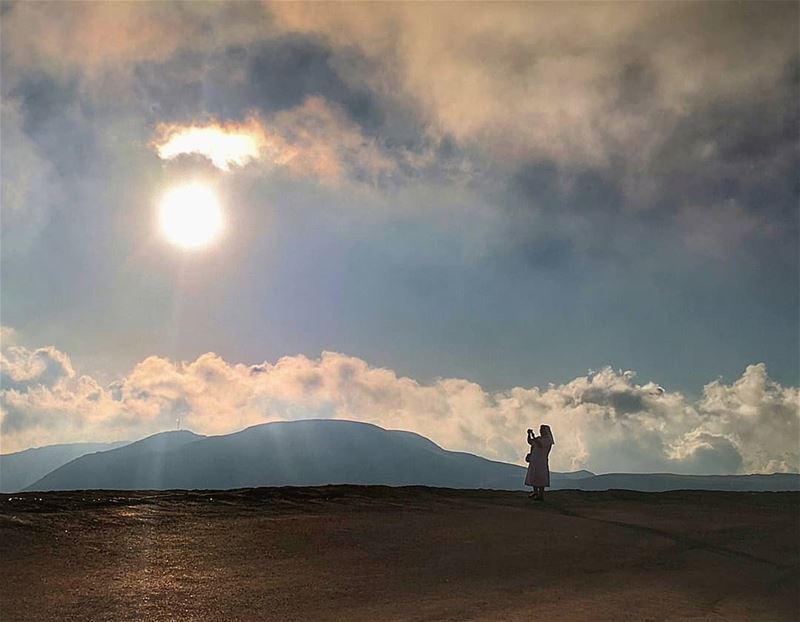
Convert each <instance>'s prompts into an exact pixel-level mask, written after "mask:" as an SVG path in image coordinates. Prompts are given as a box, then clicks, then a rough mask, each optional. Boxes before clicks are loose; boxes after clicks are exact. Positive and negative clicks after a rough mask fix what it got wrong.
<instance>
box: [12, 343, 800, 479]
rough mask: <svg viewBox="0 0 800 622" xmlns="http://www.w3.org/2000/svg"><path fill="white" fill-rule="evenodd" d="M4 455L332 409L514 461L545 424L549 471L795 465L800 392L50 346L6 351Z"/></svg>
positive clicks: (747, 380) (743, 382)
mask: <svg viewBox="0 0 800 622" xmlns="http://www.w3.org/2000/svg"><path fill="white" fill-rule="evenodd" d="M2 370H3V371H2V374H3V375H2V379H0V386H1V387H2V390H0V406H1V407H2V425H1V426H0V430H2V438H3V451H4V452H5V453H8V452H10V451H14V450H19V449H23V448H26V447H29V446H38V445H43V444H47V443H53V442H67V441H78V440H81V441H87V440H92V441H110V440H119V439H135V438H138V437H141V436H144V435H148V434H152V433H156V432H160V431H164V430H168V429H174V427H175V425H176V421H178V420H179V421H180V423H181V425H182V426H183V427H185V428H189V429H191V430H193V431H195V432H199V433H204V434H224V433H229V432H233V431H236V430H239V429H241V428H244V427H247V426H250V425H255V424H259V423H264V422H267V421H276V420H293V419H305V418H338V419H350V420H356V421H364V422H370V423H374V424H377V425H380V426H382V427H385V428H389V429H403V430H411V431H414V432H417V433H419V434H422V435H424V436H427V437H429V438H431V439H432V440H434V441H435V442H437V443H438V444H440V445H441V446H443V447H445V448H447V449H452V450H460V451H469V452H473V453H476V454H479V455H482V456H485V457H488V458H492V459H497V460H504V461H509V462H516V463H519V462H520V459H521V455H522V454H523V453H524V450H525V446H524V433H525V430H526V429H527V428H528V427H536V426H538V424H540V423H548V424H550V425H551V426H552V427H553V430H554V432H555V436H556V442H557V445H556V449H555V451H554V452H553V455H552V457H551V461H552V467H553V468H554V469H556V470H562V471H563V470H576V469H580V468H588V469H591V470H594V471H597V472H613V471H669V472H679V473H699V474H707V473H737V472H744V473H753V472H764V473H771V472H780V471H793V472H797V471H800V450H798V446H797V438H798V434H800V410H799V409H800V390H799V389H797V388H791V387H783V386H781V385H779V384H778V383H776V382H774V381H772V380H771V379H770V378H769V376H768V375H767V370H766V367H765V366H764V365H763V364H756V365H750V366H748V367H747V369H746V370H745V371H744V373H743V374H742V376H741V378H739V379H738V380H736V381H735V382H733V383H731V384H725V383H723V382H721V381H720V380H715V381H713V382H710V383H708V384H707V385H705V387H704V389H703V394H702V396H701V397H700V399H698V400H696V401H692V400H690V399H688V398H687V397H686V396H684V395H682V394H681V393H679V392H672V391H665V390H664V389H663V388H662V387H660V386H658V385H657V384H655V383H653V382H646V383H641V384H640V383H638V382H637V381H636V378H635V374H634V373H633V372H621V371H614V370H612V369H611V368H608V367H607V368H604V369H602V370H599V371H597V372H591V373H589V374H588V375H586V376H582V377H578V378H575V379H574V380H572V381H570V382H568V383H565V384H562V385H550V386H548V387H547V388H543V389H540V388H537V387H531V388H523V387H515V388H513V389H510V390H507V391H498V392H489V391H486V390H484V389H483V388H482V387H481V386H480V385H478V384H477V383H474V382H470V381H468V380H464V379H459V378H440V379H437V380H436V381H434V382H432V383H428V384H423V383H419V382H417V381H415V380H414V379H412V378H407V377H402V376H398V375H397V374H396V373H395V372H394V371H392V370H390V369H381V368H375V367H371V366H369V365H368V364H367V363H366V362H365V361H363V360H361V359H358V358H356V357H351V356H346V355H344V354H339V353H335V352H323V353H322V355H321V356H320V357H319V358H316V359H310V358H307V357H305V356H287V357H283V358H281V359H280V360H278V361H277V362H276V363H274V364H272V363H266V362H265V363H262V364H259V365H244V364H231V363H228V362H226V361H224V360H223V359H222V358H221V357H219V356H217V355H216V354H213V353H207V354H204V355H202V356H200V357H198V358H197V359H196V360H195V361H192V362H179V363H176V362H173V361H169V360H166V359H164V358H160V357H156V356H152V357H149V358H147V359H145V360H143V361H142V362H140V363H139V364H138V365H136V366H135V368H134V369H133V370H132V371H131V372H130V373H129V374H128V375H126V376H125V377H123V378H121V379H120V380H119V381H117V382H114V383H112V384H110V385H108V386H102V385H101V384H100V383H99V382H98V381H97V380H96V379H95V378H93V377H91V376H88V375H80V374H78V373H77V372H76V371H75V370H74V369H73V367H72V364H71V362H70V359H69V357H68V356H67V355H66V354H64V353H63V352H60V351H59V350H57V349H56V348H54V347H52V346H49V347H45V348H38V349H34V350H31V349H28V348H25V347H23V346H19V345H8V346H6V347H4V348H3V352H2Z"/></svg>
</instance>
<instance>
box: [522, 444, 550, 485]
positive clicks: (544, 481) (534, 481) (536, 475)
mask: <svg viewBox="0 0 800 622" xmlns="http://www.w3.org/2000/svg"><path fill="white" fill-rule="evenodd" d="M530 444H531V458H530V462H528V472H527V473H526V474H525V485H526V486H536V487H538V486H549V485H550V461H549V459H548V456H549V455H550V450H551V449H552V448H553V439H552V438H550V437H548V436H539V437H537V438H536V439H535V440H532V441H530Z"/></svg>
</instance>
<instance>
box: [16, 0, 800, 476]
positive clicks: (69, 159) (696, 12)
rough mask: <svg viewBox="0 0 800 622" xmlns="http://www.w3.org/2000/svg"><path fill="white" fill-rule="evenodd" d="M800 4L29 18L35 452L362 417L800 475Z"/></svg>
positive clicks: (26, 229)
mask: <svg viewBox="0 0 800 622" xmlns="http://www.w3.org/2000/svg"><path fill="white" fill-rule="evenodd" d="M799 12H800V9H798V5H797V4H796V3H791V2H788V3H780V2H771V3H747V2H741V3H720V2H714V3H700V2H697V3H669V2H659V3H639V4H605V3H589V4H579V3H575V4H573V3H568V2H560V3H527V4H504V3H486V4H483V3H471V4H462V5H453V4H447V3H441V4H429V5H422V4H391V3H386V4H366V3H365V4H348V3H336V4H334V3H326V4H316V5H310V4H302V3H269V2H264V3H261V2H237V3H213V2H202V3H201V2H198V3H177V2H171V3H165V2H161V3H133V2H132V3H86V4H83V3H47V2H37V3H29V2H2V4H0V28H2V42H1V45H2V60H1V62H2V66H1V67H0V69H1V70H2V83H1V84H0V89H1V90H0V98H1V100H2V111H1V112H2V116H1V117H0V167H1V169H0V170H1V173H0V176H1V177H2V208H1V211H0V223H1V224H2V227H1V229H2V239H1V246H0V321H2V326H3V330H2V344H1V345H2V376H1V377H0V408H2V428H0V430H1V431H2V436H1V437H0V441H1V442H2V451H3V452H4V453H8V452H10V451H16V450H20V449H24V448H26V447H31V446H40V445H45V444H48V443H54V442H70V441H78V440H118V439H134V438H140V437H142V436H144V435H147V434H151V433H155V432H159V431H163V430H166V429H173V428H174V427H175V426H176V422H177V420H178V419H180V420H181V425H182V426H184V427H187V428H190V429H192V430H194V431H196V432H200V433H210V434H220V433H227V432H232V431H235V430H238V429H241V428H242V427H245V426H248V425H254V424H257V423H262V422H266V421H273V420H279V419H298V418H307V417H326V418H327V417H336V418H342V419H354V420H361V421H369V422H373V423H377V424H378V425H382V426H384V427H389V428H393V429H406V430H413V431H415V432H418V433H420V434H424V435H426V436H428V437H429V438H431V439H432V440H434V441H435V442H437V443H439V444H440V445H442V446H444V447H446V448H448V449H458V450H465V451H471V452H474V453H477V454H479V455H483V456H486V457H489V458H493V459H499V460H507V461H511V462H521V460H522V457H523V456H524V454H525V452H526V444H525V442H524V433H525V430H526V429H527V428H528V427H536V426H538V424H539V423H549V424H550V425H551V426H552V428H553V431H554V435H555V436H556V443H557V446H556V449H554V451H553V454H552V457H551V461H552V464H553V466H554V468H556V469H557V470H571V469H578V468H588V469H591V470H594V471H597V472H607V471H672V472H684V473H736V472H773V471H799V470H800V449H798V447H799V446H800V414H798V411H799V409H800V391H799V390H798V385H800V380H799V379H798V377H799V375H800V361H799V358H800V327H799V326H800V325H799V323H798V317H800V313H799V312H800V293H799V292H800V290H799V289H798V283H799V282H800V274H799V273H798V265H799V264H798V235H799V232H798V198H800V197H799V195H800V183H799V182H798V174H797V171H798V170H799V169H798V165H799V164H800V145H799V144H798V133H799V132H800V120H799V116H798V110H800V51H799V49H798V43H797V42H798V40H799V37H800V32H799V30H800V26H798V24H800V15H799ZM187 184H188V185H192V184H193V185H194V186H193V187H195V188H197V187H200V188H201V190H202V191H203V192H206V193H207V194H206V195H203V196H202V197H201V199H198V200H199V201H200V202H202V201H204V200H206V199H207V200H208V201H207V202H210V203H209V205H211V204H213V205H212V207H210V208H209V209H212V208H213V209H217V208H218V209H219V213H220V214H221V230H220V231H211V233H210V234H209V235H210V237H212V238H213V239H211V240H210V241H209V242H208V243H201V244H199V245H198V246H197V247H195V248H186V247H185V245H184V246H181V244H183V243H184V242H186V239H185V236H186V235H188V234H198V231H199V230H198V227H199V226H201V225H203V224H208V223H207V222H206V221H205V220H203V219H202V217H201V216H199V215H198V214H200V212H198V211H197V210H198V207H197V201H195V202H194V203H192V202H189V203H191V205H189V207H190V208H191V210H194V211H192V212H191V214H190V215H189V216H188V218H187V217H185V216H184V217H181V216H180V214H178V216H177V218H178V220H177V221H176V222H177V224H176V225H175V227H177V232H176V231H173V232H172V234H171V233H170V231H169V229H168V227H166V228H165V224H164V209H165V207H164V206H165V204H166V201H167V199H166V198H165V197H167V196H169V195H170V193H171V192H172V191H174V190H175V189H185V188H186V187H187ZM203 197H205V198H203ZM189 203H187V202H186V201H184V203H180V201H178V205H177V207H178V208H182V207H186V205H188V204H189ZM179 211H180V210H179ZM181 218H182V219H181ZM200 233H202V231H200ZM214 233H216V236H214V235H212V234H214ZM173 234H174V235H173ZM175 235H177V236H178V239H176V238H175ZM181 235H183V236H184V238H183V241H181V239H182V238H181ZM190 237H191V236H190ZM195 237H196V235H195ZM201 237H202V236H201ZM198 239H199V238H198ZM176 242H177V243H176Z"/></svg>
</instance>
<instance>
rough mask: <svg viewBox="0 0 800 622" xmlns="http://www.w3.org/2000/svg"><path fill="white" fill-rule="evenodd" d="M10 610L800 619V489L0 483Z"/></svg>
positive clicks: (1, 573) (2, 587)
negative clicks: (121, 487)
mask: <svg viewBox="0 0 800 622" xmlns="http://www.w3.org/2000/svg"><path fill="white" fill-rule="evenodd" d="M0 582H1V583H0V620H2V621H3V622H11V621H12V620H41V621H45V620H248V621H249V620H287V621H288V620H348V621H355V622H358V621H365V622H366V621H369V622H378V621H383V620H491V621H498V622H499V621H503V620H509V621H511V620H534V619H537V620H548V621H557V620H570V621H582V620H587V621H588V620H592V621H601V620H636V621H645V620H652V621H656V620H659V621H660V620H694V621H703V622H706V621H708V622H711V621H724V620H765V621H767V620H768V621H776V620H798V619H800V592H799V590H800V494H798V493H738V494H737V493H721V492H714V493H710V492H671V493H649V494H648V493H634V492H622V491H611V492H573V491H562V492H554V493H551V494H550V495H549V496H548V499H547V500H546V501H545V502H544V503H537V502H534V501H529V500H528V499H527V497H526V496H525V494H524V493H514V492H491V491H456V490H442V489H427V488H384V487H359V486H335V487H323V488H295V489H291V488H284V489H280V488H278V489H275V488H273V489H268V488H262V489H253V490H241V491H228V492H220V491H213V492H165V493H153V492H136V493H128V492H116V493H113V492H104V493H98V492H76V493H75V492H73V493H26V494H18V495H10V496H5V497H3V498H2V500H0Z"/></svg>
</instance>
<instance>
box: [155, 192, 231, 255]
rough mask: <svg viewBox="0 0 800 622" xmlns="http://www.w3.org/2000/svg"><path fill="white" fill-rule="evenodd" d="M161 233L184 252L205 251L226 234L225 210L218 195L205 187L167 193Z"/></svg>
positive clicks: (163, 207) (164, 197)
mask: <svg viewBox="0 0 800 622" xmlns="http://www.w3.org/2000/svg"><path fill="white" fill-rule="evenodd" d="M158 216H159V224H160V226H161V232H162V233H163V234H164V237H166V238H167V239H168V240H169V241H170V242H172V243H173V244H175V245H177V246H180V247H182V248H187V249H194V248H201V247H203V246H206V245H207V244H209V243H211V242H213V241H214V240H215V239H216V238H217V237H219V234H220V233H221V232H222V228H223V222H222V208H221V207H220V204H219V200H218V199H217V195H216V193H215V192H214V191H213V190H212V189H211V188H210V187H209V186H207V185H205V184H201V183H194V184H187V185H185V186H178V187H176V188H172V189H171V190H169V191H167V193H166V194H165V195H164V196H163V198H162V199H161V204H160V205H159V213H158Z"/></svg>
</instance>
